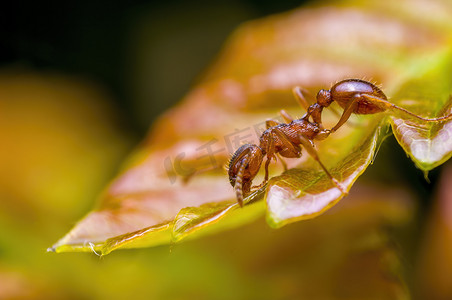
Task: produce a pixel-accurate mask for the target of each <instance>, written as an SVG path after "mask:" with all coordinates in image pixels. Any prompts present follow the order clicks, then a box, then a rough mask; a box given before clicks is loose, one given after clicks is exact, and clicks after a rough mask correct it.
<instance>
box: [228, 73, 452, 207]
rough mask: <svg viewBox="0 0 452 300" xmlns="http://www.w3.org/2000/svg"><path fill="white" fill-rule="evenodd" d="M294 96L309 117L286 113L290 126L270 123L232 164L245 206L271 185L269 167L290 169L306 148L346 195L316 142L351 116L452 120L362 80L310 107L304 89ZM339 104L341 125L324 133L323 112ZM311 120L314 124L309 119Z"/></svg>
mask: <svg viewBox="0 0 452 300" xmlns="http://www.w3.org/2000/svg"><path fill="white" fill-rule="evenodd" d="M293 94H294V96H295V98H296V99H297V100H298V102H299V104H300V105H301V106H302V107H303V108H304V109H306V111H307V113H306V114H305V115H304V116H303V117H301V118H300V119H294V118H292V117H291V116H290V115H289V114H288V113H287V112H286V111H284V110H281V111H280V114H281V116H282V117H283V119H284V121H286V122H287V123H278V122H277V121H274V120H267V121H266V128H267V129H266V130H265V131H264V132H263V133H262V135H261V137H260V138H259V145H254V144H245V145H243V146H241V147H240V148H238V149H237V151H236V152H235V153H234V155H233V156H232V157H231V160H230V161H229V168H228V175H229V182H230V183H231V185H232V186H233V188H234V190H235V194H236V197H237V201H238V203H239V205H240V206H243V198H244V196H246V195H247V194H249V193H250V191H251V189H252V188H256V189H258V188H260V187H262V186H264V185H265V183H266V182H267V181H268V166H269V164H270V162H271V160H272V159H274V160H276V156H279V158H280V160H281V162H282V164H283V166H284V168H285V169H287V166H286V165H285V163H284V161H283V160H282V159H281V156H282V157H287V158H299V157H301V155H302V152H301V151H302V148H301V146H303V147H304V148H305V149H306V151H307V152H308V153H309V155H311V156H312V158H314V160H316V161H317V163H318V164H319V165H320V167H321V168H322V169H323V171H324V172H325V174H326V175H327V176H328V177H329V179H330V180H331V182H332V183H333V184H334V185H335V186H336V187H337V188H338V189H339V190H340V191H341V192H342V193H344V194H347V191H346V189H345V188H344V187H343V186H342V185H341V184H340V183H339V181H337V180H336V179H335V178H334V177H333V176H332V175H331V174H330V173H329V172H328V170H327V169H326V167H325V166H324V165H323V163H322V162H321V160H320V158H319V155H318V153H317V151H316V150H315V148H314V140H324V139H326V138H327V137H328V136H329V135H330V134H331V133H333V132H335V131H337V130H338V129H339V128H340V127H341V126H342V125H344V124H345V123H346V122H347V120H348V119H349V118H350V116H351V114H352V113H354V114H375V113H379V112H385V111H388V110H394V109H395V110H398V111H401V112H403V113H405V114H408V115H410V116H412V117H415V118H417V119H420V120H423V121H425V122H442V121H447V120H450V119H452V114H449V115H447V116H443V117H439V118H432V119H428V118H423V117H420V116H418V115H416V114H414V113H412V112H410V111H408V110H406V109H404V108H402V107H399V106H397V105H395V104H393V103H391V102H389V101H388V100H387V97H386V95H385V94H384V93H383V91H382V90H381V89H380V88H378V87H377V86H376V85H374V84H372V83H370V82H368V81H365V80H360V79H345V80H342V81H339V82H337V83H336V84H334V85H333V86H332V87H331V89H329V90H323V89H322V90H320V91H319V92H318V93H317V96H316V102H315V103H314V104H312V105H309V102H308V101H307V100H306V98H305V97H304V95H303V89H302V88H301V87H295V88H294V89H293ZM333 102H336V103H338V104H339V106H341V107H342V108H343V109H344V111H343V113H342V115H341V117H340V118H339V121H338V122H337V124H336V125H335V126H334V127H333V128H331V129H324V127H323V124H322V111H323V109H324V108H326V107H328V106H330V105H331V103H333ZM310 118H311V120H312V121H310V120H309V119H310ZM264 157H266V158H267V160H266V162H265V177H264V181H263V182H262V184H260V185H258V186H255V187H251V184H252V181H253V179H254V177H256V175H257V173H258V171H259V169H260V167H261V165H262V162H263V160H264Z"/></svg>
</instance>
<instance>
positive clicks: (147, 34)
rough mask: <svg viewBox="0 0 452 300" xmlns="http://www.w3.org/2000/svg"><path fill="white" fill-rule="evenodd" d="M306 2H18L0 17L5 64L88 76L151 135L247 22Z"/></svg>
mask: <svg viewBox="0 0 452 300" xmlns="http://www.w3.org/2000/svg"><path fill="white" fill-rule="evenodd" d="M304 2H305V1H296V0H285V1H270V0H266V1H258V0H235V1H181V0H179V1H178V0H172V1H159V2H153V1H142V0H134V1H121V2H120V1H117V2H115V1H105V0H102V1H86V0H85V1H62V2H54V3H48V2H47V3H42V2H37V1H16V2H12V3H10V4H8V5H9V6H8V7H5V6H4V7H3V9H2V10H1V12H0V22H1V23H0V36H1V39H0V67H2V68H5V67H6V68H16V69H25V70H37V71H51V72H55V71H56V72H60V73H63V74H68V75H74V76H77V77H81V78H85V79H88V80H91V81H94V82H96V83H99V84H100V85H102V86H104V87H105V88H106V89H107V90H109V91H111V93H112V94H113V97H112V98H113V99H114V100H112V101H114V102H115V103H114V105H115V106H116V107H118V108H119V109H120V110H121V115H122V116H123V117H124V122H125V126H126V127H129V129H132V130H133V131H135V132H137V133H139V134H144V132H145V131H146V130H147V128H148V127H149V124H150V123H151V122H152V120H153V119H154V118H155V117H156V116H157V115H159V114H160V113H161V112H162V111H163V110H164V109H166V108H168V107H170V106H171V105H172V104H174V103H175V102H176V101H178V100H180V99H181V97H182V96H183V95H184V94H185V93H186V92H187V91H188V90H189V88H190V85H191V84H192V83H193V82H195V81H196V78H197V76H199V75H200V74H201V73H202V70H203V69H205V68H206V67H207V66H208V65H209V63H210V62H211V61H212V60H213V59H214V58H215V56H216V54H217V53H218V52H219V51H220V49H221V46H222V45H223V43H224V41H225V40H226V39H227V37H228V35H229V34H230V33H231V32H232V31H233V30H234V29H235V28H236V27H237V26H238V25H240V24H241V23H243V22H245V21H247V20H251V19H255V18H259V17H263V16H266V15H269V14H274V13H278V12H282V11H286V10H289V9H292V8H295V7H297V6H299V5H301V4H303V3H304Z"/></svg>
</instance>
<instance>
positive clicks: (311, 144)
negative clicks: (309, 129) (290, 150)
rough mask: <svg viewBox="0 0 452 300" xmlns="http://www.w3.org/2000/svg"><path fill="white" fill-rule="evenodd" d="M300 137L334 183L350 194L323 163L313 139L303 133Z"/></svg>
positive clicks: (344, 192) (343, 191)
mask: <svg viewBox="0 0 452 300" xmlns="http://www.w3.org/2000/svg"><path fill="white" fill-rule="evenodd" d="M298 137H299V138H300V143H301V144H302V145H303V147H304V148H305V149H306V151H307V152H308V153H309V155H311V157H312V158H313V159H314V160H315V161H317V163H318V164H319V165H320V167H321V168H322V169H323V171H324V172H325V174H326V175H327V176H328V178H329V179H330V180H331V181H332V182H333V184H334V185H335V186H336V187H337V188H338V189H339V190H340V191H341V192H342V193H343V194H348V192H347V190H346V189H345V188H344V187H343V186H342V185H341V184H340V183H339V181H337V179H336V178H334V177H333V176H332V175H331V174H330V172H328V170H327V168H326V167H325V166H324V165H323V163H322V162H321V161H320V158H319V155H318V153H317V150H315V148H314V144H313V142H312V141H311V140H309V139H307V138H305V137H304V136H302V135H301V134H299V135H298Z"/></svg>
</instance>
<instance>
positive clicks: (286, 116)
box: [279, 109, 294, 123]
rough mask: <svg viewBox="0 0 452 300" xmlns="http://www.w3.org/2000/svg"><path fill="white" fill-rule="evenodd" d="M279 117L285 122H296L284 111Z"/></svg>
mask: <svg viewBox="0 0 452 300" xmlns="http://www.w3.org/2000/svg"><path fill="white" fill-rule="evenodd" d="M279 115H280V116H281V117H282V118H283V119H284V122H286V123H290V122H292V121H293V120H294V118H293V117H292V116H291V115H290V114H289V113H288V112H287V111H285V110H284V109H281V110H280V111H279Z"/></svg>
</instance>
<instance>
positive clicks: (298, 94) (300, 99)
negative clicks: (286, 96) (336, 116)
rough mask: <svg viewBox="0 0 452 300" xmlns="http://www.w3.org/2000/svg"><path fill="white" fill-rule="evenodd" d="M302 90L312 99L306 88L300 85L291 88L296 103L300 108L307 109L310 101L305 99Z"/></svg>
mask: <svg viewBox="0 0 452 300" xmlns="http://www.w3.org/2000/svg"><path fill="white" fill-rule="evenodd" d="M303 92H304V93H305V94H306V95H308V96H309V98H311V99H312V95H311V94H310V93H309V91H308V90H306V89H304V88H302V87H300V86H296V87H294V88H293V89H292V93H293V95H294V97H295V99H297V102H298V104H299V105H300V106H301V108H303V109H304V110H306V111H307V110H308V108H309V106H310V105H311V104H310V101H308V100H306V98H305V97H304V95H303ZM312 103H315V101H312Z"/></svg>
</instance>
